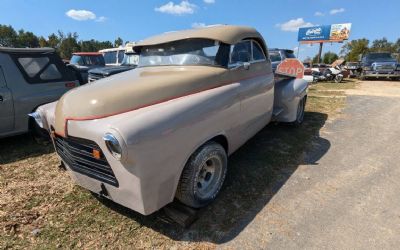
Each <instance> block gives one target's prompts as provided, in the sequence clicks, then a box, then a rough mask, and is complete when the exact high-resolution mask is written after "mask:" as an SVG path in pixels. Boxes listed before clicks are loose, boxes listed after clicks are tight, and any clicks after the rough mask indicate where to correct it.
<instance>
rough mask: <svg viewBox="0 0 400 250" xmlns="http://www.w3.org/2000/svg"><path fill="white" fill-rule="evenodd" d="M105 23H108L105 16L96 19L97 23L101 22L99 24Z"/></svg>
mask: <svg viewBox="0 0 400 250" xmlns="http://www.w3.org/2000/svg"><path fill="white" fill-rule="evenodd" d="M105 21H107V17H105V16H101V17H99V18H97V19H96V22H99V23H102V22H105Z"/></svg>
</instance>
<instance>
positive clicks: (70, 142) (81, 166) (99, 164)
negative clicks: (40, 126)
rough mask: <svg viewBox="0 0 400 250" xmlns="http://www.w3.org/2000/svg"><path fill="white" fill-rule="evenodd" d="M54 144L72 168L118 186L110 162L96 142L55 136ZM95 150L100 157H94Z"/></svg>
mask: <svg viewBox="0 0 400 250" xmlns="http://www.w3.org/2000/svg"><path fill="white" fill-rule="evenodd" d="M54 144H55V148H56V151H57V153H58V155H59V156H60V157H61V159H62V160H63V161H64V162H65V163H67V164H68V166H69V167H70V168H71V170H73V171H75V172H78V173H80V174H83V175H86V176H89V177H91V178H93V179H96V180H99V181H101V182H104V183H107V184H110V185H113V186H116V187H118V181H117V179H116V178H115V175H114V172H113V171H112V169H111V167H110V164H108V162H107V160H106V158H105V157H104V154H103V152H102V151H101V149H100V147H99V146H98V145H97V144H96V143H95V142H93V141H89V140H86V139H81V138H75V137H68V138H63V137H60V136H55V138H54ZM93 150H96V151H97V152H100V154H99V156H100V158H99V159H97V158H95V157H94V153H93Z"/></svg>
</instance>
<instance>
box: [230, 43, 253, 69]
mask: <svg viewBox="0 0 400 250" xmlns="http://www.w3.org/2000/svg"><path fill="white" fill-rule="evenodd" d="M250 60H251V42H250V41H242V42H239V43H237V44H235V45H233V46H231V53H230V61H229V66H236V65H237V64H240V63H244V62H250Z"/></svg>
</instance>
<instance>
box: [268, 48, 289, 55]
mask: <svg viewBox="0 0 400 250" xmlns="http://www.w3.org/2000/svg"><path fill="white" fill-rule="evenodd" d="M268 50H269V51H286V52H288V53H292V54H293V53H294V51H293V50H292V49H278V48H269V49H268Z"/></svg>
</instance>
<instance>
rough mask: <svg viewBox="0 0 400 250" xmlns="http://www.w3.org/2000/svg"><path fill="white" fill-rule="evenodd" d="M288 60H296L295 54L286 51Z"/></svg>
mask: <svg viewBox="0 0 400 250" xmlns="http://www.w3.org/2000/svg"><path fill="white" fill-rule="evenodd" d="M285 55H286V58H296V56H295V55H294V53H293V52H289V51H285Z"/></svg>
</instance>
